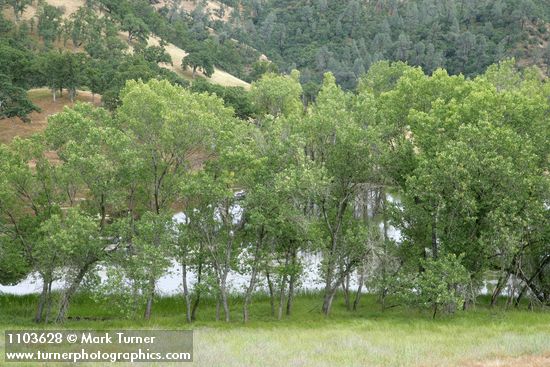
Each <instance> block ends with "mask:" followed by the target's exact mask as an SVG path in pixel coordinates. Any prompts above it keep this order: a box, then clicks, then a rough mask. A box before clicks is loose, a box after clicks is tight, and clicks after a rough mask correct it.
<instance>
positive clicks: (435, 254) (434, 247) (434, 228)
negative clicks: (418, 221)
mask: <svg viewBox="0 0 550 367" xmlns="http://www.w3.org/2000/svg"><path fill="white" fill-rule="evenodd" d="M432 257H433V258H434V260H437V257H438V249H437V219H436V215H435V214H434V215H433V218H432Z"/></svg>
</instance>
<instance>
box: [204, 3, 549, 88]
mask: <svg viewBox="0 0 550 367" xmlns="http://www.w3.org/2000/svg"><path fill="white" fill-rule="evenodd" d="M222 2H223V3H225V4H227V5H230V6H232V7H233V9H234V10H233V12H232V16H231V19H230V22H229V24H226V23H223V22H221V21H217V22H216V24H215V25H213V27H214V28H216V29H217V30H218V32H227V33H228V34H230V35H231V37H234V38H236V39H238V40H240V41H242V42H244V43H246V44H249V45H252V46H254V47H255V48H257V49H258V50H260V51H262V52H263V53H265V54H266V55H267V56H268V57H269V58H270V59H271V60H272V61H273V62H275V63H276V64H277V65H278V66H279V68H280V69H281V70H283V71H285V72H289V71H290V70H292V69H294V68H298V69H299V70H300V71H301V75H302V83H303V84H305V83H307V82H310V81H312V82H315V83H319V82H320V81H321V79H322V75H323V73H324V72H326V71H331V72H332V73H333V74H334V75H335V76H336V80H337V81H338V83H339V84H341V85H342V86H343V87H344V88H347V89H353V88H355V85H356V83H357V80H358V77H359V76H360V75H361V74H363V73H364V72H365V71H367V70H368V69H369V68H370V66H371V65H372V64H373V63H375V62H376V61H379V60H396V61H397V60H399V61H406V62H408V63H409V64H410V65H416V66H422V68H423V69H424V70H425V71H426V72H428V73H431V72H433V71H434V70H435V69H436V68H439V67H443V68H445V69H446V70H447V71H448V72H449V73H450V74H455V75H456V74H459V73H462V74H464V75H466V76H475V75H478V74H481V73H483V71H484V70H485V69H486V68H487V66H489V65H490V64H493V63H496V62H498V61H500V60H502V59H503V58H505V57H511V56H513V57H515V58H516V59H518V60H519V59H525V60H527V61H528V63H530V64H539V65H542V64H546V65H549V64H550V46H548V47H546V49H544V47H543V44H545V43H544V42H545V41H548V40H549V38H550V32H548V22H549V21H550V15H549V11H550V10H549V9H550V6H549V4H548V2H547V1H545V0H521V1H517V0H482V1H479V0H444V1H441V0H410V1H398V0H376V1H359V0H342V1H330V0H315V1H309V0H308V1H305V0H300V1H295V0H269V1H256V0H223V1H222Z"/></svg>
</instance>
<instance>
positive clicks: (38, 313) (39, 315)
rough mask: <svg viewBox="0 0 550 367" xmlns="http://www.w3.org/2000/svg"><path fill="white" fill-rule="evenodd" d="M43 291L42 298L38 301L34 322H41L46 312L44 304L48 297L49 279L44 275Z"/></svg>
mask: <svg viewBox="0 0 550 367" xmlns="http://www.w3.org/2000/svg"><path fill="white" fill-rule="evenodd" d="M42 282H43V284H42V293H40V299H39V301H38V308H37V309H36V315H35V316H34V322H36V323H39V322H40V321H42V314H43V313H44V305H45V304H46V299H47V297H48V281H47V280H46V279H45V278H44V277H42Z"/></svg>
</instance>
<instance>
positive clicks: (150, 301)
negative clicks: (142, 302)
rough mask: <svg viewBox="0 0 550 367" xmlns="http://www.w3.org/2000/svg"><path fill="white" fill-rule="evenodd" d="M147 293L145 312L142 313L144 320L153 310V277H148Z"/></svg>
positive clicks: (149, 316)
mask: <svg viewBox="0 0 550 367" xmlns="http://www.w3.org/2000/svg"><path fill="white" fill-rule="evenodd" d="M148 291H149V294H148V295H147V304H146V306H145V314H144V315H143V316H144V318H145V320H150V319H151V312H152V311H153V298H154V297H155V279H154V278H151V279H149V289H148Z"/></svg>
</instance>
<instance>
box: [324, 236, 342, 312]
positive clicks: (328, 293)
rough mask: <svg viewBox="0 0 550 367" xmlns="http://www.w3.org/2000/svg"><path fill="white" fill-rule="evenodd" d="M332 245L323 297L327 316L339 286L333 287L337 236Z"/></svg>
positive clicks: (334, 237)
mask: <svg viewBox="0 0 550 367" xmlns="http://www.w3.org/2000/svg"><path fill="white" fill-rule="evenodd" d="M331 241H332V243H331V251H330V253H329V255H328V256H329V259H328V264H327V275H326V276H325V292H324V297H323V308H322V311H323V313H324V314H325V316H328V314H329V313H330V308H331V307H332V300H333V298H334V294H335V293H336V288H337V287H338V285H339V284H336V287H333V286H332V282H333V278H334V270H335V269H334V266H335V265H334V260H333V258H332V257H333V256H334V253H335V251H336V247H337V241H338V240H337V238H336V235H335V234H333V235H332V240H331Z"/></svg>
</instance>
